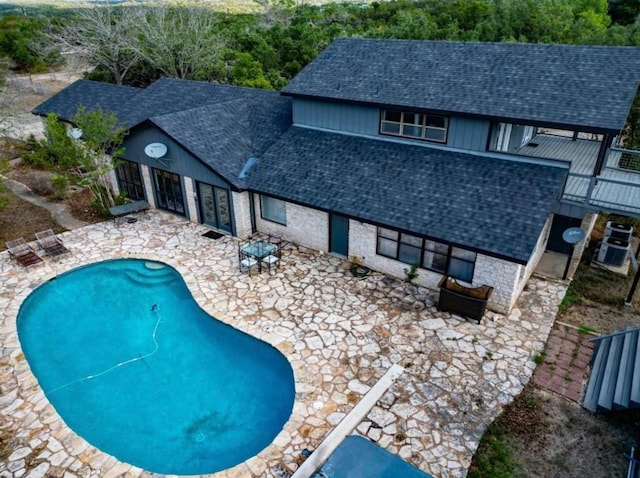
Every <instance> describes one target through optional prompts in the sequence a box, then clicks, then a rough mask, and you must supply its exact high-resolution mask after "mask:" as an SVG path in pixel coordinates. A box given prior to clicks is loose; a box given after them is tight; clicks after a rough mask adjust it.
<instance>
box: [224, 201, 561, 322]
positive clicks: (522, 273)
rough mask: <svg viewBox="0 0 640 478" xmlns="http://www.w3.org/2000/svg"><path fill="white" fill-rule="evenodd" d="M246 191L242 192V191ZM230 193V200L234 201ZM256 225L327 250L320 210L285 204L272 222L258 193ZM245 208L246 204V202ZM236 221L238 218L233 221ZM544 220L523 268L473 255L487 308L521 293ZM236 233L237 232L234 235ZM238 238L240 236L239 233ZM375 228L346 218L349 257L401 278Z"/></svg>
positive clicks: (540, 248)
mask: <svg viewBox="0 0 640 478" xmlns="http://www.w3.org/2000/svg"><path fill="white" fill-rule="evenodd" d="M243 194H246V193H243ZM235 200H236V199H235V196H234V201H235ZM254 201H255V202H254V206H255V215H256V228H257V230H258V231H260V232H262V233H266V234H274V235H278V236H280V237H282V238H284V239H286V240H288V241H291V242H294V243H296V244H299V245H301V246H305V247H309V248H312V249H317V250H320V251H325V252H326V251H327V250H328V246H329V215H328V214H327V213H325V212H323V211H318V210H315V209H312V208H308V207H304V206H298V205H296V204H292V203H287V204H286V210H287V225H286V226H284V225H281V224H276V223H274V222H271V221H267V220H264V219H262V218H261V215H260V199H259V195H257V194H256V195H255V196H254ZM236 204H237V206H236V215H237V216H236V217H239V215H241V210H242V209H243V206H241V205H240V203H236ZM246 206H247V207H246V209H245V210H248V204H247V205H246ZM237 224H239V221H237ZM550 224H551V222H550V220H548V221H547V224H546V225H545V228H544V230H543V233H542V234H541V237H540V239H539V241H538V245H537V248H536V251H535V254H534V257H533V258H532V260H531V261H530V262H529V264H528V265H527V268H525V267H524V266H521V265H519V264H515V263H513V262H508V261H505V260H501V259H496V258H494V257H489V256H485V255H482V254H478V255H477V259H476V266H475V272H474V277H473V283H472V284H471V285H473V286H479V285H483V284H488V285H491V286H493V287H494V291H493V295H492V296H491V299H490V300H489V304H488V307H489V308H490V309H491V310H494V311H496V312H500V313H508V312H509V311H510V310H511V307H513V304H514V303H515V301H516V300H517V298H518V296H519V295H520V293H521V292H522V289H523V288H524V285H525V284H526V281H527V280H528V279H529V276H530V275H531V272H532V271H533V269H534V268H535V265H536V264H537V262H538V260H539V258H540V256H541V255H542V252H544V244H546V239H547V235H548V228H549V227H550ZM238 235H239V236H240V234H238ZM241 237H242V236H241ZM376 243H377V228H376V226H374V225H371V224H367V223H363V222H360V221H356V220H350V221H349V254H348V255H349V258H350V259H353V258H355V257H357V258H358V259H360V260H361V261H362V263H363V264H364V265H366V266H367V267H369V268H371V269H373V270H376V271H379V272H382V273H384V274H389V275H391V276H394V277H397V278H399V279H404V278H405V273H404V270H405V269H406V268H408V267H409V265H407V264H404V263H402V262H399V261H396V260H393V259H389V258H388V257H383V256H379V255H377V254H376ZM441 278H442V274H439V273H437V272H432V271H428V270H425V269H420V270H419V276H418V278H417V279H416V281H415V283H416V284H418V285H421V286H423V287H427V288H430V289H437V287H438V282H439V281H440V279H441Z"/></svg>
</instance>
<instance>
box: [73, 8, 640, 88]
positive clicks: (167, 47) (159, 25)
mask: <svg viewBox="0 0 640 478" xmlns="http://www.w3.org/2000/svg"><path fill="white" fill-rule="evenodd" d="M638 1H640V0H619V1H617V2H614V3H615V4H616V5H618V7H619V9H618V10H620V9H622V8H623V7H624V8H627V7H628V8H627V10H628V11H632V10H633V8H635V7H634V5H635V3H634V2H638ZM258 4H259V5H260V6H261V11H260V12H258V13H255V14H237V15H234V14H225V13H220V12H213V11H210V10H206V9H201V8H194V7H186V6H183V7H179V6H174V7H170V8H166V7H165V8H163V9H158V8H155V7H154V8H145V7H126V9H123V7H109V8H111V9H113V10H117V9H118V8H119V9H120V13H119V14H118V15H116V17H117V18H116V17H113V16H112V17H110V20H109V24H110V25H112V26H114V28H115V24H116V23H117V22H121V21H124V18H122V19H120V17H123V13H122V12H126V13H127V15H126V19H127V21H128V22H129V25H130V27H129V29H128V30H127V29H124V28H120V27H118V28H115V30H118V31H122V32H124V33H123V34H122V36H120V37H118V39H120V40H123V41H122V42H120V43H119V42H115V41H113V40H108V39H107V41H104V43H103V44H102V48H103V49H107V50H108V51H109V52H111V54H114V53H116V52H118V51H120V50H122V54H124V55H125V56H126V55H129V57H130V56H131V55H132V54H134V53H135V54H136V55H134V56H135V61H132V62H131V64H128V66H127V74H126V76H125V75H117V74H115V73H114V72H113V71H114V69H113V68H110V67H109V66H108V64H107V63H104V64H101V63H100V62H97V63H96V64H97V65H98V66H99V68H97V69H96V70H95V71H94V73H93V75H94V77H95V78H105V76H106V77H111V81H113V82H116V83H118V82H123V83H124V84H130V85H136V86H144V85H147V84H149V83H151V82H152V81H154V80H155V79H157V78H158V77H159V76H175V77H181V78H189V79H198V80H208V81H215V82H221V83H231V84H237V85H246V86H257V87H261V88H271V89H280V88H282V87H283V86H284V85H286V84H287V82H288V81H289V80H290V79H291V78H292V77H293V76H294V75H296V74H297V73H298V72H299V71H300V70H301V69H302V68H304V66H305V65H306V64H307V63H309V62H310V61H311V60H313V59H314V58H315V56H316V55H317V54H318V53H319V52H320V51H322V49H323V48H325V47H326V46H327V45H328V44H329V43H330V42H331V41H332V40H333V39H335V38H336V37H340V36H363V37H373V38H397V39H428V40H460V41H496V42H503V41H515V42H535V43H568V44H603V45H640V24H636V23H633V22H631V23H626V24H622V23H612V21H611V18H610V16H609V11H608V3H607V0H395V1H390V2H380V3H372V4H369V5H356V4H347V3H345V4H328V5H323V6H312V5H300V6H297V7H296V6H294V4H293V2H292V1H291V0H259V1H258ZM612 5H614V4H612ZM100 8H102V7H100ZM103 9H104V8H103ZM90 10H91V9H88V11H90ZM160 10H162V12H163V13H162V15H159V14H158V12H159V11H160ZM627 10H625V11H627ZM138 11H139V12H142V13H141V14H139V13H134V12H138ZM85 16H86V14H85ZM194 17H198V20H197V21H196V20H195V19H194ZM91 18H93V17H91ZM132 18H135V22H131V19H132ZM634 18H635V17H634ZM194 22H195V23H194ZM194 25H195V26H194ZM196 32H199V33H196ZM158 35H160V36H158ZM92 41H93V40H92V39H91V38H85V39H84V40H83V42H82V44H83V45H84V46H85V47H86V48H88V49H89V50H91V47H90V44H91V42H92ZM201 45H207V46H206V47H205V48H200V47H199V46H201Z"/></svg>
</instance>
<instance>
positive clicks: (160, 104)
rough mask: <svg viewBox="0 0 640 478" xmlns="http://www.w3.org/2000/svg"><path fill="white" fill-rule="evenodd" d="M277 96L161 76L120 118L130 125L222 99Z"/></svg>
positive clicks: (249, 89)
mask: <svg viewBox="0 0 640 478" xmlns="http://www.w3.org/2000/svg"><path fill="white" fill-rule="evenodd" d="M273 96H278V93H276V92H274V91H268V90H259V89H257V88H246V87H243V86H232V85H219V84H216V83H207V82H203V81H190V80H181V79H178V78H160V79H159V80H157V81H155V82H153V83H152V84H151V85H149V86H148V87H147V88H145V89H144V90H142V92H141V94H140V95H138V96H137V97H136V101H135V102H133V103H131V104H130V105H129V107H128V109H127V111H126V115H125V117H124V118H123V120H124V121H125V122H126V124H127V125H128V126H129V127H133V126H135V125H137V124H139V123H141V122H142V121H144V120H146V119H148V118H152V117H154V116H159V115H164V114H168V113H176V112H179V111H185V110H189V109H192V108H199V107H201V106H205V105H213V104H217V103H223V102H225V101H230V100H237V99H241V98H243V99H248V98H261V97H273Z"/></svg>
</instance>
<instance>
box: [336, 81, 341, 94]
mask: <svg viewBox="0 0 640 478" xmlns="http://www.w3.org/2000/svg"><path fill="white" fill-rule="evenodd" d="M336 91H337V92H338V93H341V92H342V85H341V84H340V83H338V86H336Z"/></svg>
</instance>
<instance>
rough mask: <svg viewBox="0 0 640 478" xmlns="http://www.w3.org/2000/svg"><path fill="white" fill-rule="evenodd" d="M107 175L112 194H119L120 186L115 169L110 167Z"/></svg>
mask: <svg viewBox="0 0 640 478" xmlns="http://www.w3.org/2000/svg"><path fill="white" fill-rule="evenodd" d="M107 177H108V178H109V182H110V183H111V189H112V190H113V194H114V195H116V196H118V195H119V194H120V186H119V185H118V176H116V170H115V169H112V170H111V171H109V172H108V173H107Z"/></svg>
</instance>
